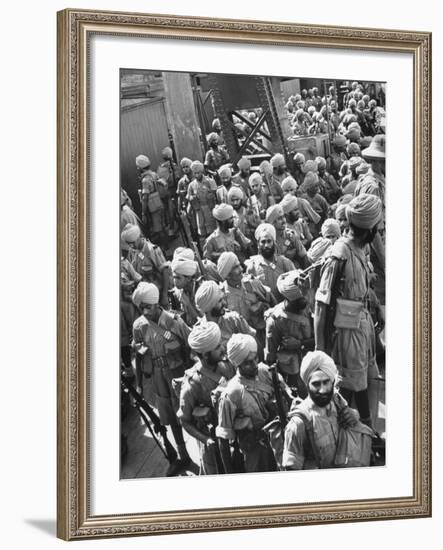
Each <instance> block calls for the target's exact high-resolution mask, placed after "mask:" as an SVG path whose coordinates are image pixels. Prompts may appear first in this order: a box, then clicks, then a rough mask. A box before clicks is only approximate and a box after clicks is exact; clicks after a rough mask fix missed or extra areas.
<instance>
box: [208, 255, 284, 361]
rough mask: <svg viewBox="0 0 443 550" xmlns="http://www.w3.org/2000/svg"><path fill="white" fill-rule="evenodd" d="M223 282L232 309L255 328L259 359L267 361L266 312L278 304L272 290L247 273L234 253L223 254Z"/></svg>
mask: <svg viewBox="0 0 443 550" xmlns="http://www.w3.org/2000/svg"><path fill="white" fill-rule="evenodd" d="M217 269H218V273H219V274H220V277H221V279H222V280H223V281H224V282H223V289H224V292H225V297H226V303H227V306H228V309H229V310H231V311H237V312H238V313H240V315H241V316H242V317H244V318H245V320H246V321H247V322H248V324H249V325H250V326H251V327H252V328H253V329H255V331H256V339H257V341H258V342H259V344H260V346H259V356H260V358H261V359H263V349H264V345H265V321H264V318H263V313H264V312H265V311H266V310H267V309H268V308H269V307H271V306H272V305H274V304H275V301H274V298H273V296H272V294H271V290H270V289H269V288H268V287H266V286H265V285H263V283H262V282H261V281H259V280H258V279H255V278H253V277H251V276H250V275H247V274H246V275H245V274H243V270H242V268H241V265H240V262H239V260H238V258H237V256H236V255H235V254H234V253H233V252H223V254H221V256H220V258H219V259H218V263H217Z"/></svg>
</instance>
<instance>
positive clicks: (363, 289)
mask: <svg viewBox="0 0 443 550" xmlns="http://www.w3.org/2000/svg"><path fill="white" fill-rule="evenodd" d="M345 212H346V218H347V220H348V222H349V229H348V231H347V233H346V234H345V235H344V236H342V237H340V238H339V239H338V240H337V241H336V242H335V243H334V245H333V246H332V249H331V252H330V256H329V258H328V259H327V260H326V262H325V264H324V267H323V270H322V274H321V280H320V285H319V287H318V290H317V292H316V296H315V298H316V307H315V319H314V327H315V332H316V334H315V336H316V345H317V349H318V350H322V351H325V352H326V353H328V354H329V355H331V357H332V358H333V359H334V361H335V362H336V364H337V367H338V370H339V374H340V375H341V377H342V379H343V381H342V388H341V390H340V391H341V392H342V395H343V396H344V397H345V399H346V400H347V401H349V400H350V399H351V398H352V397H353V395H355V401H356V404H357V407H358V410H359V413H360V416H361V418H362V422H365V423H367V424H371V414H370V409H369V398H368V376H371V377H375V376H376V375H377V373H378V369H377V364H376V358H375V331H374V323H373V320H372V317H371V314H370V312H369V309H368V304H369V299H370V294H371V289H370V287H369V280H370V275H371V267H370V265H369V264H368V260H367V257H366V253H365V251H366V249H367V245H368V244H370V243H371V242H372V241H373V239H374V237H375V235H376V234H377V224H378V223H379V222H380V220H381V218H382V204H381V201H380V199H379V198H378V197H376V196H374V195H366V194H363V195H359V196H357V197H354V198H353V199H352V200H351V201H350V202H349V203H348V204H347V206H346V211H345ZM337 295H338V298H335V297H336V296H337ZM343 300H344V301H343ZM329 308H334V310H335V316H334V318H333V319H331V316H329V317H328V311H329ZM327 319H331V321H333V324H331V325H330V324H327Z"/></svg>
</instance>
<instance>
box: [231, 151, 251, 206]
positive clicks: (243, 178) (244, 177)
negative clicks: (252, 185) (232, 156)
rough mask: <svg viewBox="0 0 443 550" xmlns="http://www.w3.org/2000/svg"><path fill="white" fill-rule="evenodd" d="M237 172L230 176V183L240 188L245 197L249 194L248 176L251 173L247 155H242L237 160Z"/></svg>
mask: <svg viewBox="0 0 443 550" xmlns="http://www.w3.org/2000/svg"><path fill="white" fill-rule="evenodd" d="M237 166H238V170H239V171H238V172H237V174H235V175H234V176H233V178H232V183H233V184H234V185H238V187H240V188H241V190H242V191H243V193H244V195H245V202H246V198H248V197H249V196H250V194H251V191H250V189H249V177H250V174H251V161H250V160H249V159H248V158H247V157H242V158H241V159H240V160H239V161H238V162H237Z"/></svg>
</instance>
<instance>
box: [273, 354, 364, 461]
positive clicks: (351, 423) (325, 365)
mask: <svg viewBox="0 0 443 550" xmlns="http://www.w3.org/2000/svg"><path fill="white" fill-rule="evenodd" d="M300 375H301V378H302V380H303V382H304V384H305V385H306V387H307V390H308V396H307V397H306V398H305V399H304V400H303V401H302V402H301V403H300V404H297V405H296V406H295V407H294V408H293V409H292V410H291V411H290V412H289V417H290V420H289V422H288V424H287V425H286V430H285V443H284V449H283V468H284V469H286V470H310V469H318V468H320V469H322V468H331V467H333V466H338V465H337V464H336V459H337V443H338V439H339V438H338V435H339V428H340V426H343V427H345V428H346V427H355V426H356V424H357V421H358V413H357V411H354V410H353V409H351V408H350V407H348V406H347V403H346V402H345V401H344V399H343V398H342V397H340V395H339V394H338V393H337V392H336V388H335V384H336V381H337V377H338V372H337V368H336V366H335V364H334V361H333V360H332V358H331V357H329V356H328V355H326V353H324V352H322V351H312V352H308V353H307V354H306V356H305V357H304V359H303V361H302V364H301V369H300ZM361 429H362V430H363V431H365V430H368V428H367V427H366V426H362V428H361ZM366 433H368V435H370V433H371V432H370V431H369V430H368V432H366Z"/></svg>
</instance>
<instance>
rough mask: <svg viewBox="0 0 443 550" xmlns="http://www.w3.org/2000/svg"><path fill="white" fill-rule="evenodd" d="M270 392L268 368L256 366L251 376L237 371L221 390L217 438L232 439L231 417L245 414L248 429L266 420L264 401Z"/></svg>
mask: <svg viewBox="0 0 443 550" xmlns="http://www.w3.org/2000/svg"><path fill="white" fill-rule="evenodd" d="M273 395H274V387H273V385H272V378H271V374H270V372H269V369H268V368H267V367H266V366H265V365H263V364H259V365H258V373H257V376H256V377H255V378H254V379H250V378H245V377H244V376H242V375H241V374H240V373H237V374H236V375H235V376H234V377H233V378H232V379H231V380H230V381H229V382H228V385H227V386H226V389H225V390H224V391H223V392H222V394H221V396H220V400H219V410H218V426H217V428H216V432H215V433H216V435H217V437H221V438H222V439H228V440H232V439H234V438H235V427H234V426H235V420H236V418H238V417H241V416H247V417H249V419H250V420H249V429H253V430H259V429H260V428H262V427H263V426H264V425H265V424H266V423H267V421H268V420H269V412H268V409H267V408H266V405H267V403H268V402H269V401H270V400H271V398H272V396H273Z"/></svg>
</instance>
